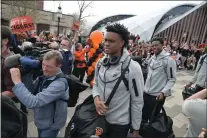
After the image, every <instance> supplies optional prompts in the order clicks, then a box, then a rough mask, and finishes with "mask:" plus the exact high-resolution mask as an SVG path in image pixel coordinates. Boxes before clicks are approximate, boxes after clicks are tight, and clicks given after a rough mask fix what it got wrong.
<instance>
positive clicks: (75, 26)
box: [72, 22, 80, 31]
mask: <svg viewBox="0 0 207 138" xmlns="http://www.w3.org/2000/svg"><path fill="white" fill-rule="evenodd" d="M79 27H80V22H75V23H74V25H73V27H72V30H73V31H77V30H78V29H79Z"/></svg>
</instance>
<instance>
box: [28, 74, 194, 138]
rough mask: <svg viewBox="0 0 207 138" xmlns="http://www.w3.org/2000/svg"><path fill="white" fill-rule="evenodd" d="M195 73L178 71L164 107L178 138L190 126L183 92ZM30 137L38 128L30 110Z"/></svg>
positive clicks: (81, 98)
mask: <svg viewBox="0 0 207 138" xmlns="http://www.w3.org/2000/svg"><path fill="white" fill-rule="evenodd" d="M192 76H193V72H192V71H177V81H176V84H175V85H174V87H173V89H172V96H170V97H168V98H167V99H166V102H165V104H164V107H165V109H166V113H167V115H168V116H170V117H171V118H172V119H173V129H174V133H175V136H176V137H183V136H184V134H185V133H186V127H187V125H188V119H187V118H186V117H185V116H184V115H183V114H182V107H181V106H182V103H183V100H182V90H183V86H184V84H186V83H187V82H189V81H190V80H191V79H192ZM90 94H91V89H87V90H86V91H84V92H82V93H81V94H80V98H79V101H78V104H80V103H82V102H83V100H84V99H85V98H86V97H87V96H89V95H90ZM74 110H75V108H68V118H67V123H66V124H68V122H69V121H70V119H71V117H72V115H73V113H74ZM28 120H29V124H28V137H37V136H38V135H37V128H36V127H35V125H34V121H33V113H32V111H31V110H29V114H28ZM64 132H65V128H63V129H62V130H61V131H60V134H59V137H63V136H64Z"/></svg>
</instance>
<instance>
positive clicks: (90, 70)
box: [88, 66, 94, 75]
mask: <svg viewBox="0 0 207 138" xmlns="http://www.w3.org/2000/svg"><path fill="white" fill-rule="evenodd" d="M93 70H94V67H93V66H90V67H89V68H88V75H91V73H92V72H93Z"/></svg>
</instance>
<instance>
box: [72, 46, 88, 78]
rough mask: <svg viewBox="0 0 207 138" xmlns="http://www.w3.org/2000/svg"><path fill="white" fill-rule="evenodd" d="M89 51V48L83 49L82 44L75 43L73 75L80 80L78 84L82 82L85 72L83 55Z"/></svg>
mask: <svg viewBox="0 0 207 138" xmlns="http://www.w3.org/2000/svg"><path fill="white" fill-rule="evenodd" d="M89 50H90V47H89V46H86V47H85V48H84V49H83V46H82V44H80V43H76V45H75V52H74V57H75V60H74V69H73V75H75V76H76V77H78V78H79V79H80V82H83V78H84V76H85V71H86V61H85V53H86V52H88V51H89Z"/></svg>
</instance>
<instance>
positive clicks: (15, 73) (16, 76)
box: [10, 68, 21, 85]
mask: <svg viewBox="0 0 207 138" xmlns="http://www.w3.org/2000/svg"><path fill="white" fill-rule="evenodd" d="M10 73H11V78H12V81H13V83H14V84H15V85H16V84H17V83H20V82H21V74H20V71H19V69H18V68H11V69H10Z"/></svg>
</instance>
